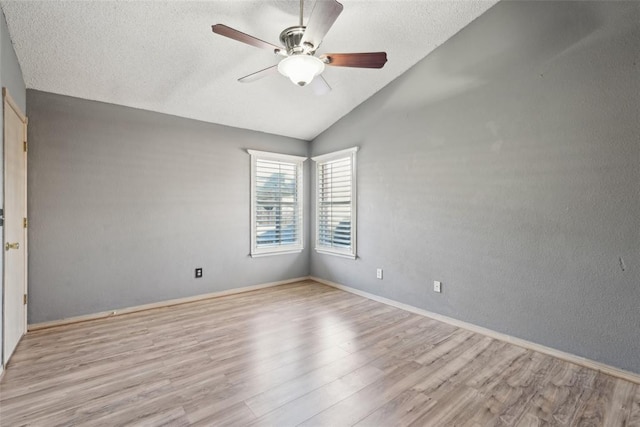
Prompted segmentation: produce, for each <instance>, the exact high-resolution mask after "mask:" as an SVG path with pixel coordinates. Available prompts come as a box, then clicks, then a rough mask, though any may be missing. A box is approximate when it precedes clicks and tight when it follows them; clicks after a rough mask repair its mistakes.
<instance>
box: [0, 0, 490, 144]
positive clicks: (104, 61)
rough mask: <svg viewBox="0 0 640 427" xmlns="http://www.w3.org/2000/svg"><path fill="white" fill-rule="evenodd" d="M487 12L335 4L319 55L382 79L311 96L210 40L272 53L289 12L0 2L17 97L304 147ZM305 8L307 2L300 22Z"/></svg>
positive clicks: (263, 62)
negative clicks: (18, 78) (249, 79)
mask: <svg viewBox="0 0 640 427" xmlns="http://www.w3.org/2000/svg"><path fill="white" fill-rule="evenodd" d="M496 1H497V0H466V1H462V0H456V1H453V0H449V1H446V0H445V1H428V0H422V1H401V0H397V1H371V0H368V1H362V0H342V1H341V3H342V4H343V5H344V11H343V12H342V14H341V15H340V16H339V17H338V19H337V21H336V23H335V24H334V26H333V27H332V28H331V30H330V31H329V33H328V34H327V36H326V37H325V39H324V41H323V43H322V45H321V46H320V49H318V53H320V54H321V53H327V52H332V53H341V52H368V51H386V52H387V55H388V62H387V64H386V65H385V67H384V68H383V69H381V70H371V69H353V68H339V67H327V68H326V69H325V72H324V73H323V76H324V77H325V79H326V80H327V81H328V82H329V84H330V85H331V87H332V88H333V90H332V91H331V92H330V93H329V94H327V95H324V96H316V95H314V93H313V91H312V90H311V88H309V87H305V88H300V87H296V86H294V85H293V84H292V83H291V82H290V81H289V80H288V79H287V78H285V77H283V76H280V75H273V76H269V77H266V78H264V79H262V80H258V81H256V82H253V83H239V82H238V81H237V79H238V78H239V77H242V76H245V75H247V74H250V73H252V72H254V71H258V70H260V69H263V68H266V67H268V66H271V65H274V64H276V63H277V61H278V57H277V56H275V55H273V54H272V53H270V52H269V51H267V50H263V49H257V48H255V47H252V46H248V45H245V44H242V43H239V42H237V41H234V40H231V39H228V38H225V37H222V36H219V35H216V34H213V32H212V31H211V25H212V24H217V23H223V24H226V25H228V26H230V27H233V28H235V29H238V30H240V31H243V32H245V33H248V34H251V35H253V36H255V37H258V38H260V39H263V40H265V41H268V42H270V43H274V44H278V45H279V44H280V43H279V39H278V37H279V34H280V32H281V31H282V30H283V29H284V28H286V27H289V26H293V25H297V20H298V17H297V16H298V13H299V12H298V6H299V2H298V1H286V0H258V1H244V0H230V1H178V0H174V1H126V0H121V1H88V0H86V1H55V0H49V1H33V0H17V1H16V0H10V1H8V0H0V4H1V5H2V9H3V11H4V13H5V16H6V19H7V24H8V27H9V33H10V35H11V38H12V40H13V43H14V46H15V50H16V53H17V55H18V60H19V61H20V65H21V67H22V72H23V75H24V79H25V83H26V85H27V88H31V89H37V90H42V91H47V92H54V93H59V94H63V95H70V96H75V97H80V98H85V99H92V100H97V101H103V102H109V103H113V104H120V105H125V106H129V107H135V108H142V109H146V110H151V111H157V112H161V113H167V114H173V115H176V116H181V117H188V118H192V119H197V120H203V121H206V122H212V123H219V124H224V125H228V126H235V127H240V128H245V129H253V130H257V131H262V132H268V133H273V134H278V135H285V136H291V137H295V138H301V139H305V140H311V139H313V138H315V137H316V136H317V135H318V134H320V133H321V132H322V131H324V130H325V129H327V128H328V127H329V126H331V125H332V124H333V123H335V122H336V121H337V120H339V119H340V118H341V117H343V116H344V115H346V114H347V113H349V111H351V110H352V109H353V108H355V107H356V106H357V105H358V104H360V103H362V102H363V101H364V100H366V99H367V98H369V97H370V96H372V95H373V94H374V93H376V92H377V91H378V90H380V89H381V88H382V87H384V86H385V85H387V84H388V83H389V82H391V81H392V80H393V79H395V78H396V77H398V76H399V75H400V74H402V73H403V72H405V71H406V70H407V69H408V68H409V67H411V66H412V65H413V64H415V63H416V62H418V61H419V60H420V59H422V58H424V57H425V56H426V55H427V54H428V53H429V52H431V51H432V50H433V49H435V48H436V47H437V46H439V45H441V44H442V43H444V42H445V41H446V40H447V39H449V38H450V37H451V36H452V35H454V34H455V33H457V32H458V31H459V30H460V29H462V28H463V27H464V26H466V25H467V24H469V22H471V21H472V20H474V19H475V18H476V17H478V16H479V15H480V14H482V13H483V12H484V11H486V10H487V9H488V8H490V7H491V6H492V5H493V4H495V3H496ZM313 3H314V1H312V0H306V1H305V13H304V15H305V22H306V19H307V18H308V16H309V13H310V12H311V9H312V7H313Z"/></svg>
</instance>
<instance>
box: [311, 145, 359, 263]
mask: <svg viewBox="0 0 640 427" xmlns="http://www.w3.org/2000/svg"><path fill="white" fill-rule="evenodd" d="M357 151H358V147H354V148H350V149H347V150H342V151H338V152H335V153H329V154H325V155H323V156H317V157H313V160H314V161H315V162H316V251H318V252H321V253H328V254H332V255H339V256H345V257H348V258H355V257H356V152H357Z"/></svg>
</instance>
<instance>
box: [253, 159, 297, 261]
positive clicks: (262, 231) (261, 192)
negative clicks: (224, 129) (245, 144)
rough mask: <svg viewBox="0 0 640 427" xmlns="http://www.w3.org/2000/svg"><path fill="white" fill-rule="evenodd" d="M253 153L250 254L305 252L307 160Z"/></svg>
mask: <svg viewBox="0 0 640 427" xmlns="http://www.w3.org/2000/svg"><path fill="white" fill-rule="evenodd" d="M249 154H251V255H252V256H260V255H269V254H278V253H290V252H299V251H301V250H302V249H303V244H302V242H303V235H302V228H303V218H302V188H303V187H302V173H303V171H302V164H303V162H304V160H305V159H304V157H297V156H288V155H284V154H276V153H266V152H260V151H255V150H249Z"/></svg>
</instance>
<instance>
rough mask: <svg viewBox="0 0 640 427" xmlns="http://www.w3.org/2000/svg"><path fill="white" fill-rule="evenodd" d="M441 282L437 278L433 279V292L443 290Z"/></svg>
mask: <svg viewBox="0 0 640 427" xmlns="http://www.w3.org/2000/svg"><path fill="white" fill-rule="evenodd" d="M441 285H442V284H441V283H440V282H439V281H437V280H434V281H433V292H441Z"/></svg>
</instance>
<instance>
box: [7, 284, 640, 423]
mask: <svg viewBox="0 0 640 427" xmlns="http://www.w3.org/2000/svg"><path fill="white" fill-rule="evenodd" d="M0 424H1V425H2V426H21V425H43V426H69V425H105V426H115V425H145V426H152V425H165V424H166V425H178V426H180V425H216V426H219V425H274V426H288V425H291V426H293V425H305V426H343V425H344V426H349V425H357V426H399V425H416V426H423V425H424V426H426V425H433V426H452V425H460V426H485V425H503V426H520V425H522V426H531V425H581V426H582V425H584V426H622V425H627V426H640V385H636V384H633V383H630V382H627V381H624V380H621V379H616V378H614V377H611V376H608V375H605V374H601V373H598V372H596V371H594V370H590V369H587V368H583V367H580V366H577V365H574V364H571V363H568V362H564V361H561V360H559V359H555V358H553V357H550V356H546V355H543V354H540V353H536V352H533V351H530V350H526V349H523V348H520V347H517V346H514V345H511V344H506V343H504V342H500V341H496V340H494V339H491V338H488V337H485V336H482V335H479V334H475V333H472V332H469V331H466V330H463V329H458V328H455V327H453V326H450V325H447V324H444V323H440V322H437V321H434V320H431V319H428V318H425V317H421V316H419V315H416V314H412V313H408V312H406V311H403V310H400V309H397V308H394V307H390V306H387V305H384V304H381V303H378V302H374V301H371V300H368V299H365V298H362V297H359V296H356V295H353V294H350V293H346V292H343V291H340V290H337V289H333V288H330V287H328V286H324V285H320V284H317V283H313V282H301V283H296V284H291V285H284V286H278V287H274V288H269V289H264V290H259V291H254V292H248V293H243V294H237V295H231V296H226V297H221V298H216V299H210V300H205V301H200V302H195V303H189V304H183V305H180V306H174V307H169V308H162V309H155V310H149V311H145V312H139V313H134V314H129V315H123V316H118V317H112V318H107V319H102V320H95V321H90V322H84V323H78V324H73V325H67V326H61V327H56V328H52V329H46V330H41V331H36V332H31V333H29V334H28V335H27V336H26V337H25V338H24V339H23V340H22V342H21V343H20V345H19V346H18V349H17V350H16V353H15V354H14V356H13V358H12V360H11V363H10V364H9V366H8V369H7V371H6V372H5V375H4V377H3V379H2V382H1V383H0Z"/></svg>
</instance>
